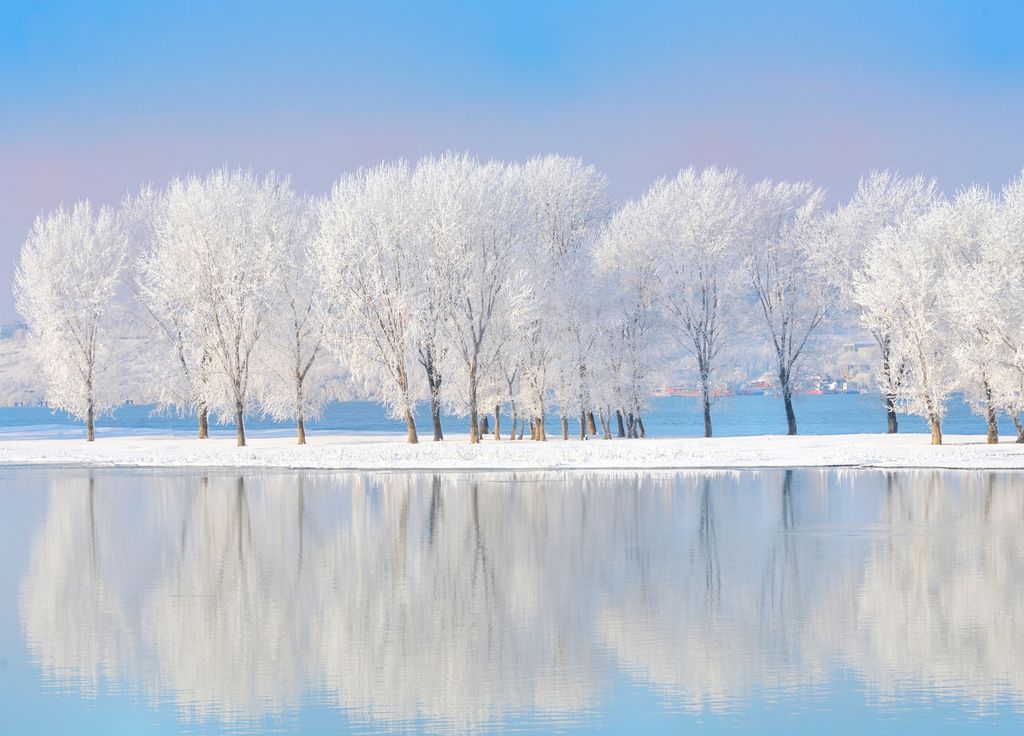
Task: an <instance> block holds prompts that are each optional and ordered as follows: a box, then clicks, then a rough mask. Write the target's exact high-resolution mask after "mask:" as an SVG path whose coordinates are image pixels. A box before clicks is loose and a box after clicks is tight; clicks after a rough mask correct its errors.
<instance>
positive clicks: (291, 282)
mask: <svg viewBox="0 0 1024 736" xmlns="http://www.w3.org/2000/svg"><path fill="white" fill-rule="evenodd" d="M276 206H277V211H278V212H277V215H276V216H275V217H274V218H272V219H271V221H270V227H271V228H272V229H273V232H272V233H271V238H272V240H273V242H274V243H275V247H276V248H277V249H278V250H279V253H280V271H279V274H278V278H277V279H276V280H275V282H274V290H273V292H272V295H271V300H272V302H273V305H274V308H273V312H272V314H271V317H270V325H269V329H268V330H267V346H266V347H267V349H266V350H265V351H264V359H263V361H262V363H263V366H262V367H263V370H262V371H261V372H262V374H263V381H262V383H263V386H262V387H261V391H260V404H261V405H262V406H263V409H264V411H266V412H267V413H269V414H270V416H271V417H272V418H273V419H274V420H276V421H279V422H280V421H293V422H295V428H296V433H297V436H298V444H300V445H304V444H306V420H307V419H316V418H317V417H319V416H320V414H321V413H322V412H323V406H324V401H325V400H326V391H325V383H324V380H323V376H322V370H320V369H322V368H323V363H324V356H323V353H324V342H325V339H324V336H325V329H324V328H325V325H324V319H323V314H322V310H321V309H320V308H319V306H318V305H319V304H320V303H321V302H322V301H323V300H322V298H321V293H322V292H321V289H320V288H319V286H320V282H319V281H318V280H317V278H316V277H315V276H316V274H318V273H320V270H319V265H318V264H314V263H313V261H312V259H311V256H310V249H311V241H312V239H313V237H314V234H315V232H314V230H315V228H314V219H315V218H314V215H313V213H312V211H311V205H310V202H309V201H307V200H306V199H305V198H303V197H299V196H297V195H296V194H295V193H294V192H292V191H291V190H290V189H287V188H285V189H283V190H281V192H280V198H279V200H278V201H277V205H276Z"/></svg>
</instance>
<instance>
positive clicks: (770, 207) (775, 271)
mask: <svg viewBox="0 0 1024 736" xmlns="http://www.w3.org/2000/svg"><path fill="white" fill-rule="evenodd" d="M824 196H825V195H824V192H823V191H822V190H821V189H815V188H814V187H813V186H812V185H811V184H810V183H807V182H796V183H791V182H785V181H783V182H772V181H768V180H766V181H762V182H760V183H758V184H757V185H756V186H755V187H754V190H753V195H752V199H751V203H752V208H753V217H754V220H753V228H754V230H753V233H752V236H751V238H750V240H749V244H748V248H747V253H746V258H745V262H746V270H747V274H748V277H749V278H750V282H751V284H752V285H753V289H754V295H755V298H756V301H757V307H756V309H757V311H759V312H760V313H761V317H762V318H763V326H764V328H765V330H766V332H767V336H768V338H769V341H770V343H771V346H772V348H773V349H774V353H775V357H776V361H777V365H778V378H779V387H780V389H781V390H782V401H783V404H784V405H785V409H786V425H787V433H788V434H796V414H795V413H794V412H793V382H794V377H795V373H796V370H797V366H798V361H799V360H800V357H801V356H802V355H803V353H804V350H805V348H806V347H807V342H808V340H809V339H810V337H811V335H812V334H813V333H814V331H815V330H816V329H817V328H818V327H819V326H820V325H821V323H822V321H823V320H824V319H825V314H826V313H827V311H828V309H829V308H830V307H831V306H832V304H833V301H834V295H833V290H832V289H831V288H830V284H829V282H828V280H827V279H826V278H825V273H826V270H825V269H826V266H827V263H828V256H827V254H826V253H825V252H824V248H823V245H824V242H825V240H826V239H825V237H824V235H823V231H822V223H821V212H820V210H821V203H822V200H823V199H824Z"/></svg>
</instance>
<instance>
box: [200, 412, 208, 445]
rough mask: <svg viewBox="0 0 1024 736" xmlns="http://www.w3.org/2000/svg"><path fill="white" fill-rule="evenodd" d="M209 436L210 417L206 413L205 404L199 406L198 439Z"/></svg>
mask: <svg viewBox="0 0 1024 736" xmlns="http://www.w3.org/2000/svg"><path fill="white" fill-rule="evenodd" d="M209 436H210V418H209V416H208V414H207V410H206V404H201V405H200V406H199V439H201V440H205V439H207V438H208V437H209Z"/></svg>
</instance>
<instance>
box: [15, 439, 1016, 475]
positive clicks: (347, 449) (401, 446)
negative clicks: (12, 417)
mask: <svg viewBox="0 0 1024 736" xmlns="http://www.w3.org/2000/svg"><path fill="white" fill-rule="evenodd" d="M928 440H929V438H928V436H927V435H923V434H901V435H881V434H856V435H832V436H799V437H785V436H758V437H722V438H714V439H703V438H677V439H644V440H618V439H616V440H590V441H587V442H581V441H579V440H570V441H568V442H566V441H562V440H560V439H554V440H549V441H548V442H546V443H538V442H529V441H519V442H509V441H502V442H494V441H493V440H491V439H488V440H485V441H484V442H483V443H482V444H481V445H479V446H472V445H470V444H469V443H468V441H467V440H466V438H465V437H464V436H461V437H459V436H455V437H451V438H450V439H449V440H447V441H445V442H443V443H433V442H424V443H422V444H419V445H408V444H405V442H403V441H402V438H401V437H398V436H392V435H375V436H370V435H361V436H360V435H320V436H317V435H314V436H312V437H311V438H310V444H308V445H306V446H304V447H298V446H296V445H294V444H293V443H294V439H292V438H290V437H256V438H254V439H252V440H251V444H250V445H249V446H248V447H244V448H238V447H235V446H234V440H233V439H229V438H212V439H208V440H203V441H200V440H196V439H185V438H181V437H159V436H152V435H149V436H138V437H111V438H100V439H99V440H97V441H96V442H95V443H92V444H89V443H86V442H85V441H84V440H80V439H31V440H11V439H6V440H2V441H0V465H37V464H38V465H91V466H118V467H120V466H123V467H186V466H189V467H231V468H237V467H251V468H334V469H359V470H403V469H404V470H413V469H423V470H426V469H429V470H471V469H516V470H518V469H521V470H531V469H536V470H544V469H571V468H581V469H643V468H665V469H684V468H767V467H891V468H989V469H1024V445H1018V444H1015V443H1013V442H1011V441H1004V442H1003V443H1001V444H999V445H998V446H991V445H986V444H985V443H984V438H983V437H978V436H959V435H958V436H949V437H947V438H946V443H947V444H945V445H942V446H940V447H933V446H931V445H930V444H929V443H928Z"/></svg>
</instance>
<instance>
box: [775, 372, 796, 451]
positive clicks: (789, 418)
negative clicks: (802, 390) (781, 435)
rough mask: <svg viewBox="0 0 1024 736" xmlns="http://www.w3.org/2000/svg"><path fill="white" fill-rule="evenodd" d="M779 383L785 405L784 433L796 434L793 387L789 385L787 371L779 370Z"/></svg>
mask: <svg viewBox="0 0 1024 736" xmlns="http://www.w3.org/2000/svg"><path fill="white" fill-rule="evenodd" d="M779 385H781V386H782V403H783V404H785V406H786V434H790V435H792V434H796V414H795V413H794V412H793V388H792V387H791V386H790V385H789V371H787V370H785V369H781V370H780V371H779Z"/></svg>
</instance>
